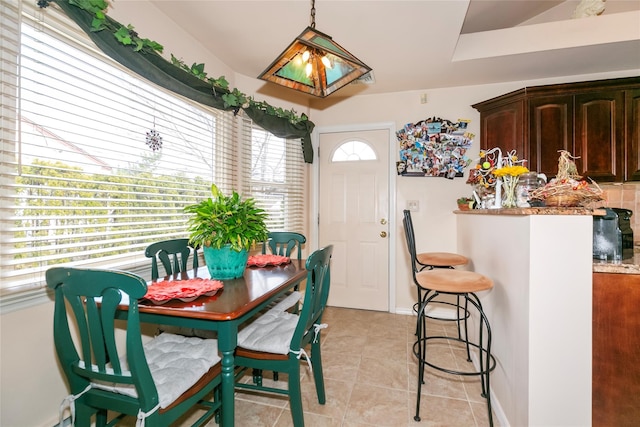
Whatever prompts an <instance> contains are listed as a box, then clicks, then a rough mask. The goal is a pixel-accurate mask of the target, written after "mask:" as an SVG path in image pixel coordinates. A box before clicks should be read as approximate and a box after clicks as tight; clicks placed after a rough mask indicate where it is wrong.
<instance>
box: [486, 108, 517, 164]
mask: <svg viewBox="0 0 640 427" xmlns="http://www.w3.org/2000/svg"><path fill="white" fill-rule="evenodd" d="M524 111H525V110H524V99H515V100H512V101H510V102H508V103H506V104H503V105H498V106H496V107H494V108H491V109H488V110H486V111H485V114H484V115H483V116H482V126H481V129H482V131H481V134H482V135H481V138H480V141H481V148H493V147H500V148H501V149H502V150H503V151H504V152H505V153H506V152H508V151H511V150H516V152H517V153H518V155H522V153H523V152H524V150H525V147H524V140H525V139H524V126H523V124H524V117H523V116H524Z"/></svg>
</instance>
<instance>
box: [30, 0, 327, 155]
mask: <svg viewBox="0 0 640 427" xmlns="http://www.w3.org/2000/svg"><path fill="white" fill-rule="evenodd" d="M51 2H55V3H56V4H58V6H60V8H61V9H62V10H63V11H64V12H65V13H66V14H67V15H68V16H69V17H70V18H71V19H73V20H74V21H75V22H76V23H77V24H78V25H79V26H80V27H81V28H82V29H83V30H84V31H85V32H86V33H87V34H88V35H89V37H90V38H91V39H92V40H93V41H94V43H96V45H97V46H98V47H99V48H100V49H101V50H102V51H103V52H105V53H106V54H107V55H109V56H111V57H112V58H113V59H115V60H116V61H118V62H119V63H121V64H123V65H124V66H126V67H128V68H130V69H131V70H133V71H135V72H136V73H138V74H140V75H141V76H143V77H145V78H147V79H148V80H150V81H152V82H154V83H156V84H158V85H160V86H162V87H165V88H167V89H169V90H172V91H173V92H176V93H179V94H181V95H183V96H185V97H187V98H189V99H192V100H194V101H196V102H200V103H202V104H204V105H209V106H212V107H214V108H217V109H222V110H227V111H233V112H234V113H235V114H237V113H238V111H239V110H240V109H242V110H243V111H244V112H245V113H246V114H247V116H249V118H251V119H252V120H253V121H254V123H256V124H257V125H259V126H261V127H262V128H264V129H266V130H268V131H269V132H271V133H273V134H274V135H276V136H278V137H281V138H301V139H302V149H303V154H304V159H305V162H307V163H312V162H313V149H312V147H311V132H312V131H313V128H314V126H315V125H314V124H313V122H311V121H309V119H308V117H307V116H306V115H305V114H304V113H303V114H301V115H300V116H298V115H297V113H296V112H295V111H294V110H293V109H292V110H284V109H282V108H277V107H273V106H271V105H269V104H268V103H267V102H265V101H255V100H254V99H253V98H252V97H250V96H247V95H246V94H244V93H242V92H241V91H240V90H238V89H236V88H234V89H232V90H229V83H228V82H227V80H226V79H225V77H224V76H222V77H219V78H217V79H216V78H211V77H208V76H207V73H206V72H205V70H204V64H196V63H194V64H193V65H191V66H188V65H187V64H185V63H184V62H183V61H182V60H180V59H178V58H176V57H175V56H174V55H171V62H169V61H167V60H166V59H164V58H163V57H162V56H161V55H160V53H161V52H162V51H163V46H162V45H160V44H159V43H157V42H155V41H152V40H149V39H146V38H142V37H140V36H139V35H138V33H137V32H136V31H135V30H134V28H133V27H132V26H131V25H127V26H124V25H122V24H120V23H119V22H117V21H115V20H113V19H111V18H110V17H109V16H107V14H106V9H107V8H108V6H109V3H108V1H106V0H37V4H38V6H40V7H41V8H45V7H47V6H48V5H49V4H50V3H51Z"/></svg>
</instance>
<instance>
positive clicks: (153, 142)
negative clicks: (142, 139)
mask: <svg viewBox="0 0 640 427" xmlns="http://www.w3.org/2000/svg"><path fill="white" fill-rule="evenodd" d="M147 145H148V146H149V148H151V150H153V151H158V150H159V149H161V148H162V136H160V132H158V131H157V130H156V129H155V128H154V129H151V130H150V131H149V132H147Z"/></svg>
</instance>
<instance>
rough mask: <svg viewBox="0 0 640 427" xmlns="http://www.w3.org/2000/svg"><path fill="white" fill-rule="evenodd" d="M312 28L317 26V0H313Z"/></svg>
mask: <svg viewBox="0 0 640 427" xmlns="http://www.w3.org/2000/svg"><path fill="white" fill-rule="evenodd" d="M311 28H316V0H311Z"/></svg>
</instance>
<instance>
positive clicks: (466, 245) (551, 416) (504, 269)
mask: <svg viewBox="0 0 640 427" xmlns="http://www.w3.org/2000/svg"><path fill="white" fill-rule="evenodd" d="M593 213H594V212H593V211H592V210H588V209H584V208H516V209H488V210H485V209H477V210H470V211H456V226H457V252H459V253H461V254H463V255H465V256H467V257H469V259H470V260H471V265H470V267H469V268H470V269H473V270H474V271H476V272H478V273H481V274H484V275H486V276H488V277H489V278H491V279H492V280H493V281H494V288H493V289H492V290H491V291H489V292H486V293H482V294H480V295H479V297H480V299H481V301H482V304H483V306H484V310H485V312H486V313H487V315H488V317H489V321H490V323H491V328H492V331H493V343H492V346H493V350H492V352H493V354H494V356H495V358H496V361H497V367H496V369H495V370H494V371H493V373H492V375H491V389H492V392H493V393H494V396H495V402H496V404H497V405H499V407H496V414H497V415H498V417H501V416H502V417H503V418H506V419H502V420H500V421H501V424H503V425H511V426H524V425H530V426H543V425H544V426H547V425H554V426H570V425H571V426H576V425H580V426H588V425H591V421H592V412H591V411H592V409H591V408H592V396H591V389H592V271H593V262H592V230H593V219H592V214H593Z"/></svg>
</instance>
